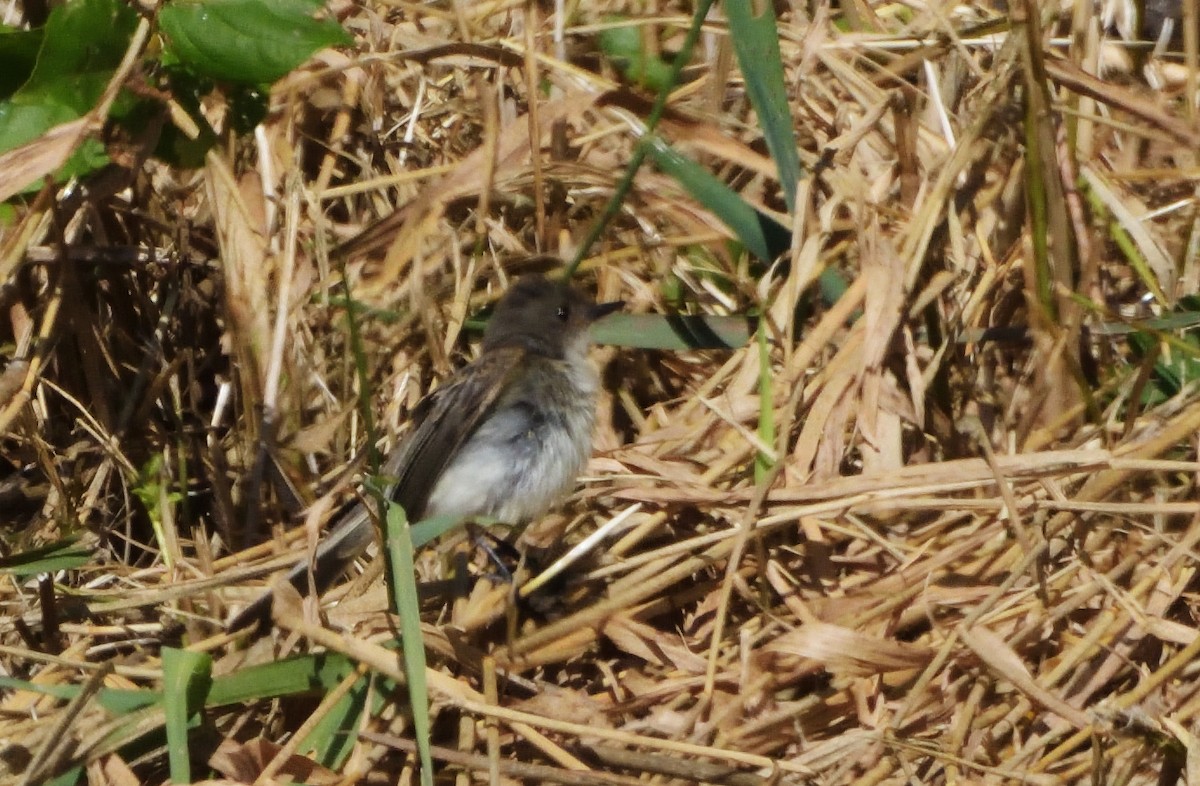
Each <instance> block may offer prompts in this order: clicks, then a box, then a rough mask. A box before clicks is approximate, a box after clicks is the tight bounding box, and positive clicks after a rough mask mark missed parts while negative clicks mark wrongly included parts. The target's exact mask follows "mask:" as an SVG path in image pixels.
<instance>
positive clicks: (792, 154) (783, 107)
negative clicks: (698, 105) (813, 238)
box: [725, 0, 800, 214]
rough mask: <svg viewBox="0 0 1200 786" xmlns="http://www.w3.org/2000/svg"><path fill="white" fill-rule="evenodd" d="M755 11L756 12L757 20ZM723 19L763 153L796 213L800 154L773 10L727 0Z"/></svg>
mask: <svg viewBox="0 0 1200 786" xmlns="http://www.w3.org/2000/svg"><path fill="white" fill-rule="evenodd" d="M754 11H758V15H757V16H755V15H754ZM725 16H726V17H727V18H728V19H729V37H730V39H731V40H732V41H733V51H734V54H736V55H737V59H738V65H739V66H740V67H741V69H742V77H743V78H744V79H745V80H746V94H747V95H748V96H749V98H750V103H751V105H753V106H754V112H755V114H757V115H758V122H759V123H760V124H762V129H763V135H764V136H765V137H766V140H767V149H768V150H770V151H771V157H772V158H773V159H775V166H776V168H777V169H778V170H779V184H780V185H781V186H782V187H783V198H784V201H786V202H787V207H788V212H789V213H793V214H794V213H795V212H796V184H797V183H798V182H799V180H800V154H799V152H798V151H797V150H796V133H795V130H794V129H793V127H792V118H791V115H790V113H789V111H788V99H787V87H786V85H785V84H784V76H783V56H782V55H781V54H780V52H779V29H778V28H777V27H776V25H775V8H774V6H772V5H771V3H769V2H764V1H763V0H757V2H755V0H726V2H725Z"/></svg>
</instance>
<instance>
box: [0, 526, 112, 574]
mask: <svg viewBox="0 0 1200 786" xmlns="http://www.w3.org/2000/svg"><path fill="white" fill-rule="evenodd" d="M78 541H79V538H78V537H76V536H71V537H66V538H63V539H61V540H56V541H54V542H53V543H47V544H46V545H45V546H39V547H38V548H36V549H30V550H28V551H24V552H21V553H20V554H13V555H10V556H8V557H4V558H2V559H0V573H8V574H11V575H13V576H16V577H17V578H24V577H26V576H36V575H38V574H40V573H56V572H57V571H60V570H74V569H75V568H79V567H82V566H84V565H86V564H87V562H88V560H89V559H91V556H92V550H91V549H89V548H86V547H84V546H80V545H79V542H78Z"/></svg>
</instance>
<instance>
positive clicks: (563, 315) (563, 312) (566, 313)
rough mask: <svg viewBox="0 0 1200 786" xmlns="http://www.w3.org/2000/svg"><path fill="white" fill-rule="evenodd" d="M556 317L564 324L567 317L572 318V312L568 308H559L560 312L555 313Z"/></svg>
mask: <svg viewBox="0 0 1200 786" xmlns="http://www.w3.org/2000/svg"><path fill="white" fill-rule="evenodd" d="M554 315H555V316H556V317H558V318H559V319H560V320H562V321H563V322H566V321H567V317H569V316H571V311H570V309H568V308H567V307H566V306H559V307H558V311H556V312H554Z"/></svg>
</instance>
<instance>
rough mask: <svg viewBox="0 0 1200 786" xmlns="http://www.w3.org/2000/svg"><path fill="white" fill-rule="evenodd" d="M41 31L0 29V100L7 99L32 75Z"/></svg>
mask: <svg viewBox="0 0 1200 786" xmlns="http://www.w3.org/2000/svg"><path fill="white" fill-rule="evenodd" d="M43 32H44V31H42V30H14V29H13V28H11V27H0V98H9V97H11V96H12V94H13V93H15V92H16V91H17V88H19V87H20V86H21V85H23V84H25V82H26V81H27V80H28V79H29V77H30V75H32V74H33V68H34V66H35V65H36V64H37V55H38V51H39V50H41V48H42V37H43Z"/></svg>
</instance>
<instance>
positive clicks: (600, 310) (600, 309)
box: [588, 300, 625, 322]
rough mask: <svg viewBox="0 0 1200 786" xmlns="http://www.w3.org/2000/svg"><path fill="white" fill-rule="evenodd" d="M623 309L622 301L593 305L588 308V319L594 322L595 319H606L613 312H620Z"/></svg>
mask: <svg viewBox="0 0 1200 786" xmlns="http://www.w3.org/2000/svg"><path fill="white" fill-rule="evenodd" d="M623 308H625V301H624V300H614V301H613V302H611V303H595V304H593V305H592V306H591V307H590V308H588V319H589V320H591V321H592V322H595V321H596V320H597V319H600V318H602V317H606V316H608V315H609V314H611V313H613V312H614V311H620V310H621V309H623Z"/></svg>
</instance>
